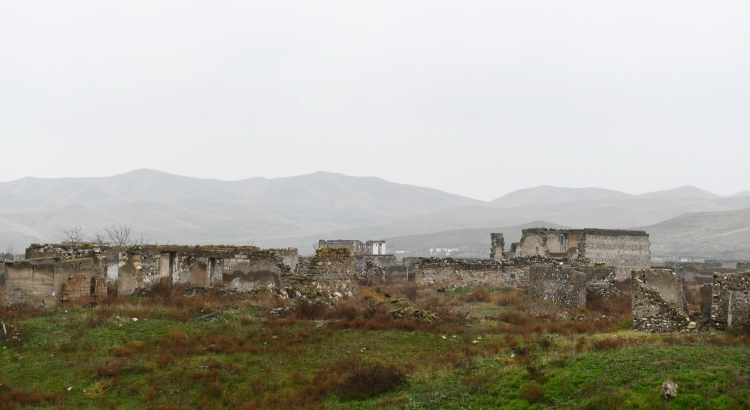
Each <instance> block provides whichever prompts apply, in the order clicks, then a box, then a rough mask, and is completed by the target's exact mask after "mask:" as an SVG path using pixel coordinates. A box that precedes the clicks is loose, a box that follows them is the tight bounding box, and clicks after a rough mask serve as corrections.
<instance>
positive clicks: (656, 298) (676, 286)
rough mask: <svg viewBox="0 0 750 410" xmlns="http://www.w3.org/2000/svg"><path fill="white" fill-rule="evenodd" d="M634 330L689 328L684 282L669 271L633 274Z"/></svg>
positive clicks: (675, 330) (666, 330) (667, 330)
mask: <svg viewBox="0 0 750 410" xmlns="http://www.w3.org/2000/svg"><path fill="white" fill-rule="evenodd" d="M631 279H632V285H633V328H634V329H635V330H642V331H647V332H677V331H680V330H684V329H687V328H688V326H689V325H690V318H689V314H688V311H687V301H686V300H685V294H684V293H683V289H682V283H680V281H679V279H678V278H677V275H676V274H675V273H674V272H671V271H669V270H667V269H644V270H640V271H632V273H631Z"/></svg>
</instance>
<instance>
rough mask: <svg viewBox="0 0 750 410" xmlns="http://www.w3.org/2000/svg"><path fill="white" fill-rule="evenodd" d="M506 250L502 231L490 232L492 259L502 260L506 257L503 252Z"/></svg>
mask: <svg viewBox="0 0 750 410" xmlns="http://www.w3.org/2000/svg"><path fill="white" fill-rule="evenodd" d="M504 251H505V238H504V237H503V234H501V233H491V234H490V259H497V260H502V259H505V257H504V255H503V252H504Z"/></svg>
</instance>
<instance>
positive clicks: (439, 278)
mask: <svg viewBox="0 0 750 410" xmlns="http://www.w3.org/2000/svg"><path fill="white" fill-rule="evenodd" d="M410 262H413V263H414V265H413V266H414V274H415V278H416V282H417V283H418V284H420V285H424V286H431V285H438V286H449V287H453V286H489V287H517V286H518V285H519V281H520V280H521V278H519V277H518V276H519V274H524V273H525V275H526V276H527V275H528V270H525V272H524V269H505V268H504V266H503V263H502V262H500V261H498V260H495V259H453V258H416V259H415V260H411V261H410ZM523 279H524V280H527V279H528V276H527V277H526V278H523Z"/></svg>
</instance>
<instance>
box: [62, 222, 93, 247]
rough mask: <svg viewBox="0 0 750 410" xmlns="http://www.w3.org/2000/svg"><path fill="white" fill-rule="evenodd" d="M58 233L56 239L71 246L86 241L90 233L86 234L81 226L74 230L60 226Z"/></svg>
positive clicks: (75, 227)
mask: <svg viewBox="0 0 750 410" xmlns="http://www.w3.org/2000/svg"><path fill="white" fill-rule="evenodd" d="M56 232H57V233H56V235H55V237H56V238H57V239H59V240H60V242H61V243H67V244H71V245H75V244H77V243H81V242H83V241H84V240H85V239H86V235H88V233H89V231H85V232H84V231H83V228H81V226H80V225H79V226H74V227H72V228H61V227H59V226H58V227H57V230H56Z"/></svg>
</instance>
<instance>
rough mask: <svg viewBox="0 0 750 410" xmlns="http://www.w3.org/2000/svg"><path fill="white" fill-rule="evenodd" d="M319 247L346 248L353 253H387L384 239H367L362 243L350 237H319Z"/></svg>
mask: <svg viewBox="0 0 750 410" xmlns="http://www.w3.org/2000/svg"><path fill="white" fill-rule="evenodd" d="M320 248H346V249H349V250H350V251H352V253H354V255H387V253H386V251H385V241H367V242H365V243H362V241H358V240H350V239H335V240H324V239H321V240H319V241H318V249H320Z"/></svg>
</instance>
